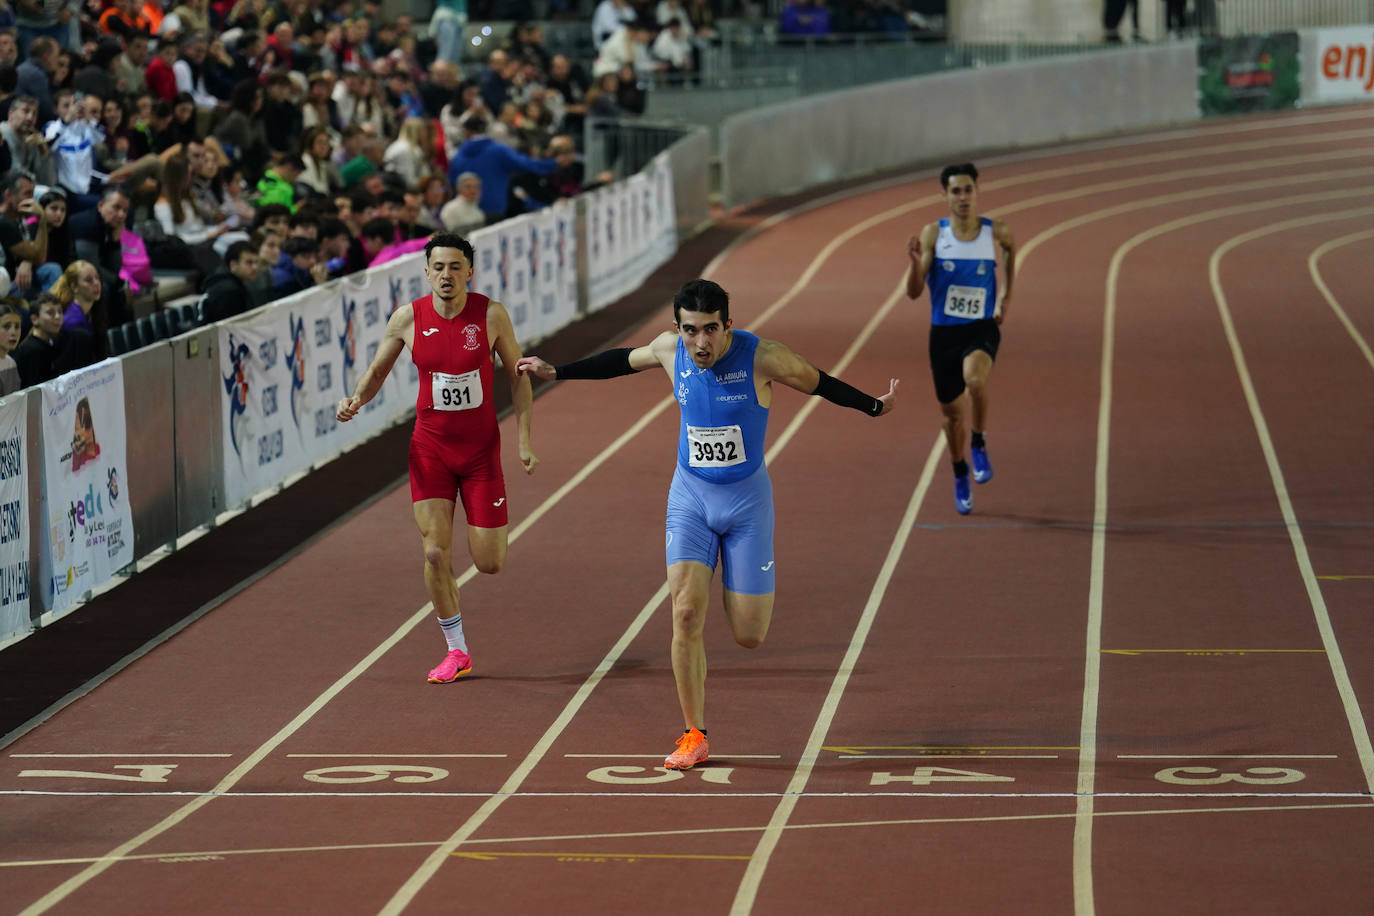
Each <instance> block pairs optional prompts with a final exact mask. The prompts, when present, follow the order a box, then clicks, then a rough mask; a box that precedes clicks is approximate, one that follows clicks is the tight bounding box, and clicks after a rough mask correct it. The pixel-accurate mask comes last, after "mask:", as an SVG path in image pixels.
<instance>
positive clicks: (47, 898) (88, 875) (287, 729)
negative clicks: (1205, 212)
mask: <svg viewBox="0 0 1374 916" xmlns="http://www.w3.org/2000/svg"><path fill="white" fill-rule="evenodd" d="M1361 117H1362V115H1361V114H1359V113H1355V114H1350V115H1349V116H1348V119H1352V120H1353V119H1360V118H1361ZM1343 119H1347V118H1346V116H1345V115H1343V114H1342V115H1337V116H1332V117H1330V118H1326V117H1321V116H1318V117H1315V118H1312V119H1307V120H1300V119H1288V120H1285V121H1283V122H1279V123H1291V124H1299V123H1329V122H1331V121H1336V120H1343ZM1271 123H1275V122H1271ZM1255 129H1257V128H1256V127H1255V126H1254V125H1250V124H1239V125H1233V126H1230V127H1227V128H1220V129H1215V130H1210V129H1209V130H1205V131H1199V135H1201V134H1204V133H1205V134H1207V135H1217V136H1223V135H1228V134H1237V135H1239V134H1244V133H1246V132H1249V131H1253V130H1255ZM1181 135H1184V132H1180V131H1172V132H1166V133H1165V134H1150V135H1142V136H1139V137H1131V138H1126V139H1124V140H1120V141H1107V146H1112V147H1116V146H1130V145H1144V144H1148V143H1151V142H1160V140H1161V139H1168V138H1176V137H1178V136H1181ZM1279 145H1282V144H1279ZM1083 148H1086V147H1080V149H1083ZM1103 148H1106V146H1104V147H1103ZM1250 148H1251V147H1250V145H1249V144H1247V143H1237V144H1229V145H1227V144H1222V145H1217V146H1212V147H1202V148H1198V149H1193V150H1189V151H1186V152H1185V151H1177V152H1175V153H1168V154H1157V155H1144V156H1138V157H1134V158H1132V159H1129V160H1117V161H1115V162H1110V161H1108V162H1104V163H1096V164H1094V163H1088V164H1084V165H1082V166H1077V167H1075V168H1074V169H1073V170H1072V173H1074V174H1081V173H1083V172H1086V171H1100V170H1103V169H1107V168H1115V167H1128V166H1139V165H1145V164H1149V163H1152V162H1157V161H1167V160H1171V159H1178V158H1182V157H1185V156H1191V157H1203V156H1207V155H1216V154H1218V153H1225V152H1243V151H1247V150H1248V149H1250ZM1045 155H1047V153H1045V152H1044V151H1039V152H1031V153H1027V154H1024V156H1021V155H1018V154H1013V155H1011V156H1008V157H1004V158H1001V159H999V160H998V161H999V162H1003V163H1012V162H1018V161H1034V160H1036V159H1038V158H1042V157H1044V156H1045ZM1068 171H1069V170H1059V171H1058V172H1056V171H1054V170H1050V171H1042V172H1031V173H1027V174H1023V175H1020V176H1016V177H1015V178H1013V179H1008V180H1006V181H1003V182H992V183H990V184H989V187H992V186H996V187H1007V186H1013V185H1019V184H1024V183H1028V182H1033V181H1036V180H1041V178H1043V177H1045V176H1053V175H1055V174H1059V173H1061V172H1063V173H1068ZM892 183H893V182H892V180H890V179H889V180H885V181H881V182H877V183H875V186H877V187H884V186H888V185H890V184H892ZM860 193H863V189H862V188H855V189H850V190H849V191H848V192H841V194H851V195H852V194H860ZM941 199H942V198H940V197H939V196H937V195H930V196H928V197H924V198H921V199H919V200H915V201H912V202H909V203H908V204H906V205H903V206H900V207H896V208H893V209H891V210H888V211H885V212H884V213H883V214H880V216H881V217H882V218H884V219H893V218H896V217H898V216H901V215H903V214H905V213H908V212H911V211H912V210H914V209H916V208H917V207H920V206H929V205H933V204H936V203H938V202H939V201H940V200H941ZM803 209H805V206H804V205H802V206H799V207H798V208H797V209H796V211H795V212H801V211H802V210H803ZM789 212H793V211H789ZM779 221H781V220H780V219H778V218H776V217H775V218H774V224H776V222H779ZM875 225H876V223H875ZM818 260H819V259H818ZM714 265H715V262H713V266H714ZM795 288H796V287H795V286H794V289H795ZM767 314H769V313H765V316H766V315H767ZM757 324H758V322H756V325H757ZM672 403H673V402H672V399H671V398H667V399H665V400H664V401H663V402H661V403H660V404H659V405H657V406H656V407H654V408H651V409H650V410H649V411H648V412H646V413H645V414H644V416H643V417H641V419H640V421H639V422H638V423H636V424H635V425H634V426H633V427H632V428H631V429H630V430H627V431H626V433H625V434H623V435H622V436H621V437H620V438H618V439H617V440H616V441H615V442H614V443H612V444H611V445H610V446H608V447H607V448H606V449H605V450H604V451H603V452H602V453H601V454H600V455H598V457H597V459H593V463H604V461H605V460H607V459H608V458H609V456H610V455H611V454H613V453H614V452H615V451H616V450H617V449H619V448H620V447H621V445H622V444H623V443H624V442H627V441H629V440H630V439H632V438H634V436H635V435H636V434H637V432H638V431H639V429H642V428H643V426H647V425H648V424H649V423H650V422H651V421H652V420H653V419H654V418H655V417H657V415H658V414H659V413H661V412H662V411H663V410H664V409H666V408H667V407H668V406H669V405H670V404H672ZM598 466H599V464H598ZM590 473H591V465H588V466H587V467H586V468H584V469H583V472H581V473H580V474H579V475H578V476H577V477H575V478H573V479H572V480H570V481H569V482H568V483H567V484H565V485H564V486H563V487H561V488H560V489H559V490H558V491H557V492H555V493H554V494H553V495H552V496H550V497H549V499H548V500H546V501H545V503H544V504H543V505H541V507H540V509H539V510H536V513H535V514H534V515H532V516H531V517H530V518H528V519H527V520H526V523H525V524H523V525H521V526H517V528H516V529H514V531H512V533H511V537H510V541H511V542H513V541H514V540H515V539H516V538H517V537H518V536H519V534H520V533H521V532H523V531H524V530H527V529H528V526H529V524H532V523H533V521H534V520H535V519H536V518H537V517H538V516H541V515H542V514H544V512H546V511H547V510H548V508H550V507H551V506H552V505H553V504H556V502H557V501H558V500H560V499H561V498H562V497H563V496H564V495H566V493H567V492H568V491H570V490H571V489H572V488H573V487H574V486H576V485H577V484H578V483H580V482H581V481H582V480H583V479H585V478H586V477H587V476H589V475H590ZM475 574H476V569H475V567H469V568H468V569H467V570H466V571H465V572H464V573H463V575H462V576H460V577H458V580H457V581H458V584H459V585H462V584H463V583H465V582H467V581H468V580H469V579H471V578H472V577H473V576H474V575H475ZM431 611H432V605H428V604H427V605H426V606H425V607H423V608H421V609H420V610H419V611H417V612H416V613H415V614H414V615H413V616H412V617H411V618H410V619H409V620H407V621H406V622H405V623H403V624H402V625H401V627H399V628H398V629H397V631H396V632H395V633H393V634H392V636H390V637H388V638H387V639H386V640H385V641H383V642H382V643H381V644H379V645H378V646H377V648H376V649H375V650H374V651H373V652H371V653H369V654H368V655H367V656H365V657H364V658H363V659H362V660H361V661H360V662H359V663H358V664H357V665H355V666H354V667H353V668H352V669H350V670H349V671H348V672H346V673H345V674H344V675H342V676H341V677H340V678H339V680H338V681H336V682H335V683H334V684H333V685H331V686H330V687H329V688H328V689H326V691H325V692H324V693H322V694H321V695H320V696H319V697H317V698H316V700H315V701H313V702H312V703H311V704H310V706H308V707H307V708H306V709H304V710H302V712H301V713H300V714H299V715H297V716H296V717H295V718H294V719H292V720H291V722H290V723H288V724H287V725H286V726H284V727H283V729H282V730H281V731H279V732H278V733H277V734H275V735H273V736H272V737H271V738H269V739H268V741H267V742H266V743H265V744H264V745H263V746H262V747H261V748H259V752H260V753H259V752H255V753H254V754H253V755H251V756H250V758H249V759H248V760H246V761H245V762H244V764H243V765H241V766H240V767H237V768H235V770H234V771H233V772H231V773H230V774H229V775H228V776H226V777H225V780H224V782H226V783H227V784H228V785H232V784H234V783H236V782H237V781H239V780H240V779H242V778H243V776H245V775H246V774H247V773H248V772H249V771H250V770H252V769H253V767H254V766H256V765H257V763H259V762H260V761H261V760H262V759H263V758H265V757H266V756H267V755H268V754H270V753H271V751H273V750H275V749H276V748H277V747H278V746H279V745H280V744H281V743H282V742H284V741H285V740H286V739H287V738H288V737H290V736H291V735H292V734H294V733H295V732H296V731H298V730H299V729H300V728H301V727H302V726H303V725H304V724H305V723H306V722H308V721H309V720H310V719H311V718H313V716H314V715H315V714H316V713H317V712H318V711H319V710H320V709H322V708H323V707H324V706H325V705H326V704H327V703H328V702H329V701H330V700H332V699H333V698H334V697H335V696H337V695H338V694H339V693H340V692H342V690H343V688H344V687H346V686H348V685H349V684H350V683H351V682H352V681H354V680H356V679H357V678H358V677H360V676H361V675H362V674H363V673H364V672H365V671H366V670H367V669H368V668H370V667H371V665H372V664H373V663H375V661H376V660H377V659H378V658H380V657H381V656H382V655H384V654H385V653H386V652H387V651H390V649H392V648H393V647H394V646H395V645H396V644H397V643H398V642H399V641H400V639H401V638H403V637H404V636H405V635H407V634H408V633H409V632H410V631H411V630H413V629H414V628H415V627H416V626H418V625H419V624H420V623H421V622H423V621H424V620H425V618H426V617H427V616H428V615H429V614H430V613H431ZM213 797H214V796H207V798H213ZM203 804H204V802H201V801H197V802H193V803H192V804H191V805H188V806H187V807H186V808H184V809H182V810H181V811H177V812H174V813H173V814H172V815H170V816H169V817H168V818H166V819H164V821H162V822H160V823H159V824H157V825H155V826H154V827H152V828H149V829H148V830H146V831H144V832H143V833H141V834H139V835H138V836H136V837H134V838H133V839H131V840H129V841H127V842H125V843H122V844H120V846H119V847H117V848H116V849H115V850H113V851H112V852H111V853H110V855H109V856H106V857H103V858H101V859H99V860H97V861H96V863H94V864H93V865H92V866H91V867H90V868H88V869H85V870H83V871H82V872H80V873H79V874H77V875H74V876H72V877H71V878H69V879H68V880H67V881H65V882H63V884H61V885H60V886H58V887H57V888H54V889H53V890H52V891H50V892H49V893H48V894H46V895H44V897H43V898H41V899H40V900H38V901H36V902H35V903H33V904H32V905H30V906H29V907H27V908H26V909H25V910H24V911H23V916H30V914H37V913H43V912H46V911H47V910H48V909H49V908H50V907H52V906H53V905H55V904H56V903H58V902H60V901H62V900H63V899H65V898H66V897H67V896H68V895H69V894H71V893H72V892H73V891H75V890H76V889H78V888H79V887H81V886H82V885H84V884H86V883H87V882H88V881H90V880H91V879H93V878H95V877H96V876H98V875H99V874H101V873H102V872H103V871H104V870H105V869H106V868H108V867H109V866H110V865H111V864H114V863H115V862H117V861H119V860H120V859H121V858H123V857H124V856H125V855H127V853H129V852H131V851H132V850H133V849H136V848H138V847H139V846H141V845H143V844H144V843H146V842H148V841H150V840H152V839H153V838H154V837H156V836H158V835H160V834H162V833H164V832H165V831H166V830H169V829H171V827H173V826H175V825H176V824H178V823H180V822H181V821H182V820H184V819H186V818H187V817H189V816H190V815H191V814H193V813H194V812H195V811H197V810H199V808H200V807H203Z"/></svg>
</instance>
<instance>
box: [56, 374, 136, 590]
mask: <svg viewBox="0 0 1374 916" xmlns="http://www.w3.org/2000/svg"><path fill="white" fill-rule="evenodd" d="M42 391H43V403H42V417H43V505H44V508H45V510H46V512H47V518H46V525H45V526H44V528H45V530H46V532H47V537H46V538H45V540H46V543H45V544H44V549H43V553H42V556H43V581H44V582H46V583H47V586H46V588H45V589H44V592H45V594H44V596H43V597H44V606H45V607H46V608H47V610H48V611H49V612H51V613H53V614H62V613H63V612H65V611H67V610H70V609H71V608H72V607H73V606H74V605H75V604H76V603H77V602H78V601H80V600H81V598H82V596H83V595H84V594H85V593H86V592H89V591H90V590H91V589H93V588H97V587H99V586H101V585H104V584H105V583H106V582H108V581H110V579H111V578H112V577H113V576H114V574H115V573H116V572H117V571H118V570H119V569H120V568H121V567H124V566H127V565H128V564H130V563H132V562H133V559H134V527H133V515H132V513H131V512H130V510H129V492H128V479H129V475H128V467H127V463H126V457H125V455H126V452H125V425H124V424H125V419H124V365H123V363H121V362H120V361H119V360H117V359H107V360H105V361H104V362H102V363H97V364H96V365H94V366H91V367H89V368H87V369H82V370H79V371H76V372H70V373H68V374H66V375H63V376H61V377H60V378H58V379H57V380H55V381H51V382H48V383H47V384H45V385H44V386H43V388H42Z"/></svg>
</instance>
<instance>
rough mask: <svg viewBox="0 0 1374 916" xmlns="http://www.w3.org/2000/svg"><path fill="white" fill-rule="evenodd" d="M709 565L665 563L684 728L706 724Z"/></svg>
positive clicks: (675, 673)
mask: <svg viewBox="0 0 1374 916" xmlns="http://www.w3.org/2000/svg"><path fill="white" fill-rule="evenodd" d="M711 572H712V570H711V567H709V566H707V565H706V564H704V563H698V562H696V561H694V560H683V561H680V562H677V563H670V564H669V565H668V590H669V592H670V593H671V594H672V598H673V645H672V658H673V679H674V680H675V681H676V682H677V699H678V703H679V704H681V706H682V722H683V725H684V727H686V728H696V729H704V728H705V727H706V642H705V639H704V638H703V636H702V633H703V631H704V629H705V626H706V608H707V605H708V604H709V603H710V599H711Z"/></svg>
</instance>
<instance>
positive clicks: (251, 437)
mask: <svg viewBox="0 0 1374 916" xmlns="http://www.w3.org/2000/svg"><path fill="white" fill-rule="evenodd" d="M308 324H309V319H308V318H307V316H306V315H305V313H304V312H303V311H302V309H301V308H300V307H299V305H298V304H295V303H293V304H290V305H283V306H282V307H281V308H275V309H268V310H266V311H265V312H263V313H261V314H260V315H259V316H258V317H256V318H254V319H253V320H252V321H251V322H227V323H222V324H220V325H219V354H220V370H219V374H220V380H221V382H222V384H223V393H224V398H223V400H222V401H221V404H222V405H223V407H222V410H221V412H220V413H221V416H222V418H223V424H224V427H223V433H224V435H223V440H224V498H225V502H226V503H227V504H228V505H229V506H231V507H232V506H238V505H242V504H243V503H245V502H247V501H248V500H249V499H250V498H251V497H252V496H253V494H255V493H259V492H261V491H264V490H268V489H271V488H272V487H273V486H275V485H276V484H278V483H280V482H281V481H283V480H285V479H286V478H287V477H288V476H289V475H291V474H293V473H295V472H296V471H299V470H302V469H304V468H305V467H306V466H307V465H309V463H310V458H309V455H308V453H307V452H306V446H305V439H304V434H303V431H304V430H305V429H307V423H308V416H309V404H308V402H307V394H306V387H307V385H308V384H309V382H310V379H311V378H312V377H313V376H312V374H311V373H312V369H313V367H312V354H313V351H314V347H313V345H312V344H311V342H310V341H311V337H310V334H309V332H308V331H307V327H308Z"/></svg>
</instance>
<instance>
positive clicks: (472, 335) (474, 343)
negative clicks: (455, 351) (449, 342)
mask: <svg viewBox="0 0 1374 916" xmlns="http://www.w3.org/2000/svg"><path fill="white" fill-rule="evenodd" d="M481 333H482V329H481V328H480V327H478V326H477V325H475V324H470V325H468V326H467V327H465V328H463V349H464V350H480V349H482V343H481V341H480V340H479V339H478V338H479V336H480V335H481Z"/></svg>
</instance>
